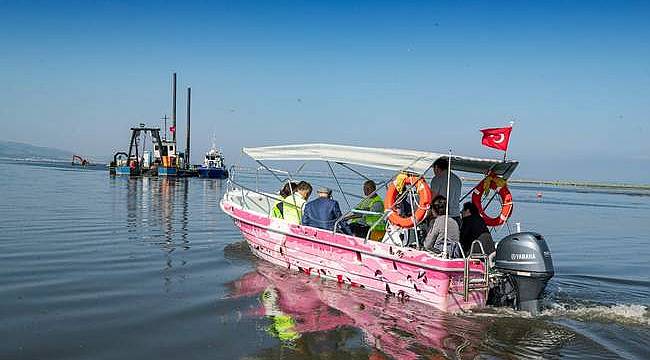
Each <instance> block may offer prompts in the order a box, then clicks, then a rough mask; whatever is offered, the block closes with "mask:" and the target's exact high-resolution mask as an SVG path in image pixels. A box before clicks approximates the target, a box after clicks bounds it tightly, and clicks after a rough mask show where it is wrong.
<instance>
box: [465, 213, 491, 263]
mask: <svg viewBox="0 0 650 360" xmlns="http://www.w3.org/2000/svg"><path fill="white" fill-rule="evenodd" d="M462 215H463V222H462V223H461V225H460V245H461V246H462V247H463V251H464V252H465V254H467V255H469V251H470V248H471V247H472V242H474V240H478V241H479V242H480V243H481V245H483V251H485V253H486V254H488V255H489V254H491V253H493V252H494V251H495V250H496V249H495V247H494V240H493V239H492V235H491V234H490V230H488V227H487V226H486V225H485V220H483V218H482V217H481V215H480V214H479V212H478V209H477V208H476V205H474V204H473V203H472V202H466V203H465V204H463V212H462ZM474 251H475V252H480V251H481V249H480V248H479V247H478V246H474Z"/></svg>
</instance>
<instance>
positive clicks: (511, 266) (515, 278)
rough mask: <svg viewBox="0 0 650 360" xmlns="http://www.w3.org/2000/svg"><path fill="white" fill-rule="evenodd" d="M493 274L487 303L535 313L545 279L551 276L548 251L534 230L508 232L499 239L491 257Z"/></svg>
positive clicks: (549, 252)
mask: <svg viewBox="0 0 650 360" xmlns="http://www.w3.org/2000/svg"><path fill="white" fill-rule="evenodd" d="M494 272H495V273H496V276H495V281H494V282H493V284H494V286H493V287H492V289H491V290H490V294H489V296H488V303H489V304H490V305H495V306H512V307H513V308H515V309H517V310H525V311H528V312H530V313H531V314H533V315H535V314H537V313H538V312H539V300H540V298H541V296H542V292H543V291H544V288H546V284H547V283H548V280H549V279H550V278H551V277H553V274H554V273H555V271H554V270H553V260H552V259H551V251H550V250H549V249H548V245H547V244H546V241H545V240H544V237H543V236H542V235H540V234H538V233H534V232H520V233H516V234H512V235H508V236H506V237H505V238H503V239H502V240H501V241H499V243H498V245H497V252H496V256H495V258H494Z"/></svg>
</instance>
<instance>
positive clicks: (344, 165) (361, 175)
mask: <svg viewBox="0 0 650 360" xmlns="http://www.w3.org/2000/svg"><path fill="white" fill-rule="evenodd" d="M337 164H339V165H341V166H343V167H344V168H346V169H348V170H350V171H352V172H353V173H355V174H357V175H359V176H360V177H362V178H364V179H366V180H372V179H370V178H369V177H367V176H365V175H363V174H362V173H360V172H359V171H357V170H354V169H353V168H351V167H350V166H348V165H346V164H345V163H341V162H337Z"/></svg>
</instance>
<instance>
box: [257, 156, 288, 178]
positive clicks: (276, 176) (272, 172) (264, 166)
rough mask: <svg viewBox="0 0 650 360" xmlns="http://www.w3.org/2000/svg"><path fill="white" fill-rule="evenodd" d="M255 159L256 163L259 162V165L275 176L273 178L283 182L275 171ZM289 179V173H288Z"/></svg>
mask: <svg viewBox="0 0 650 360" xmlns="http://www.w3.org/2000/svg"><path fill="white" fill-rule="evenodd" d="M255 161H256V162H257V163H258V164H260V166H262V167H263V168H265V169H266V171H268V172H270V173H271V174H273V176H275V178H276V179H278V181H279V182H280V183H283V182H284V181H283V180H282V179H280V177H279V176H278V175H276V173H275V172H274V171H271V169H269V168H268V166H266V165H264V164H263V163H262V162H261V161H259V160H255ZM289 179H291V174H289Z"/></svg>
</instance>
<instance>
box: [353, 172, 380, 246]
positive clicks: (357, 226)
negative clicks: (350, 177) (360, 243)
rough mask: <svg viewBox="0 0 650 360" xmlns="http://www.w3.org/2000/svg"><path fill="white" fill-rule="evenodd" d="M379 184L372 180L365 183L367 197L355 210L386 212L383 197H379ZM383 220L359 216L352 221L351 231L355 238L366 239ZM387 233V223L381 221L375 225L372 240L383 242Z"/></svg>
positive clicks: (364, 191)
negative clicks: (369, 232)
mask: <svg viewBox="0 0 650 360" xmlns="http://www.w3.org/2000/svg"><path fill="white" fill-rule="evenodd" d="M376 191H377V184H375V182H374V181H372V180H367V181H365V182H364V183H363V193H364V195H365V196H366V197H365V198H364V199H363V200H361V202H360V203H359V204H358V205H357V206H356V208H355V210H362V211H372V212H376V213H383V212H384V201H383V200H382V199H381V196H379V195H377V192H376ZM380 219H381V215H374V214H373V215H361V214H357V215H356V216H355V217H354V218H353V219H352V220H350V230H351V231H352V233H353V234H354V236H357V237H362V238H365V237H366V235H367V234H368V231H369V230H370V227H371V226H372V225H373V224H374V223H375V222H377V220H380ZM385 232H386V222H385V221H380V222H379V223H377V225H375V227H374V228H373V229H372V232H371V234H370V239H371V240H381V239H382V238H383V237H384V233H385Z"/></svg>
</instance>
